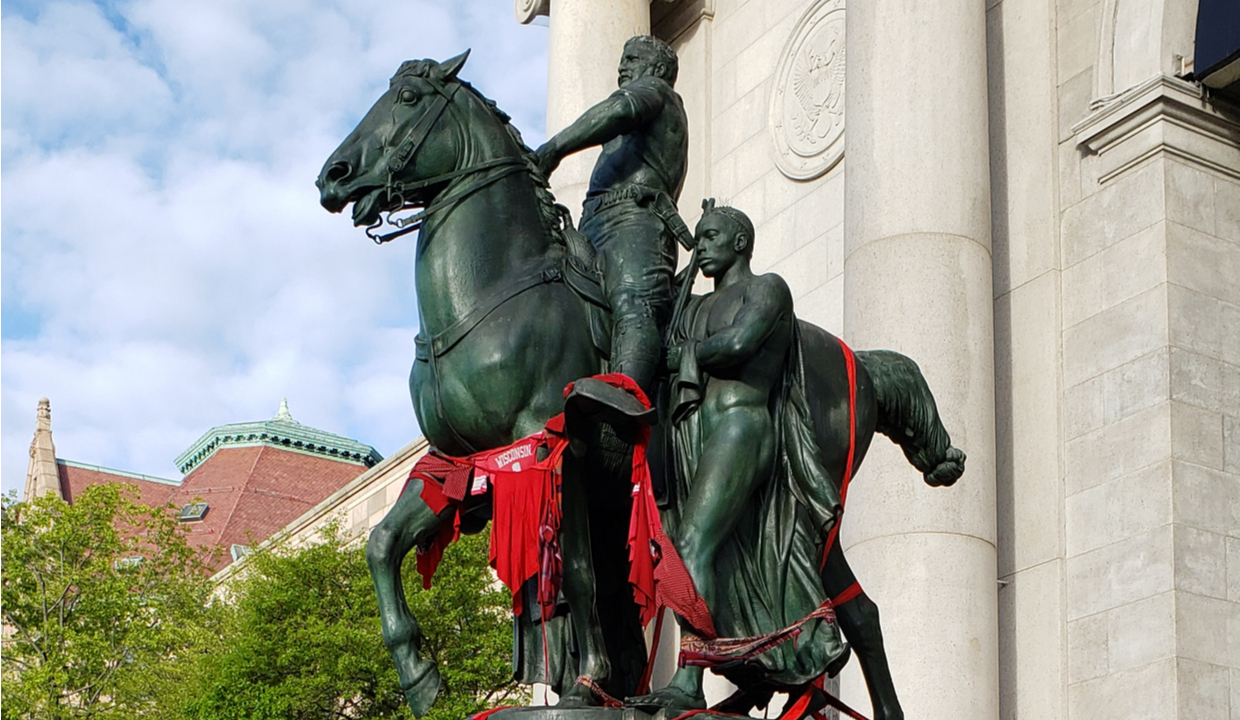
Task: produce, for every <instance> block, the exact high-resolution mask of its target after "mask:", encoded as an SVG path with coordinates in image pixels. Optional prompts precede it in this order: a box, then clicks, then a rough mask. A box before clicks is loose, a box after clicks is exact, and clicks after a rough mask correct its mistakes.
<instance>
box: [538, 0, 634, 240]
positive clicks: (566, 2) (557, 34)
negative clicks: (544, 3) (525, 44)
mask: <svg viewBox="0 0 1240 720" xmlns="http://www.w3.org/2000/svg"><path fill="white" fill-rule="evenodd" d="M649 33H650V1H649V0H552V2H551V37H550V42H549V46H548V51H547V54H548V56H549V57H550V59H551V60H550V64H549V67H548V74H547V137H551V136H552V135H555V134H556V133H557V132H559V131H561V130H563V129H564V128H565V127H567V126H568V125H569V124H570V123H572V122H573V121H574V120H576V119H577V118H578V117H579V116H580V115H581V113H582V112H584V111H585V110H586V109H587V108H589V107H590V106H591V105H593V104H595V103H597V102H599V101H600V100H602V99H604V98H606V97H607V96H608V95H610V94H611V93H613V92H615V90H616V87H617V86H616V68H617V66H618V65H619V64H620V54H621V51H622V50H623V49H624V43H625V42H626V41H627V40H628V39H629V38H631V37H633V36H634V35H647V34H649ZM598 153H599V150H598V148H591V149H589V150H585V151H582V152H579V153H577V154H576V155H571V156H569V157H567V158H565V159H564V162H563V163H561V164H560V167H559V168H558V169H557V170H556V171H555V174H554V175H553V176H552V178H551V189H552V191H553V192H554V193H555V197H556V199H557V200H558V201H559V202H560V203H562V204H563V205H564V206H565V207H567V208H568V209H569V210H571V211H572V212H573V218H574V219H579V218H580V215H581V201H582V200H584V199H585V196H586V189H587V187H588V185H589V182H590V172H591V171H592V170H593V169H594V161H595V160H596V159H597V158H598Z"/></svg>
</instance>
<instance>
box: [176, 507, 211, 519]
mask: <svg viewBox="0 0 1240 720" xmlns="http://www.w3.org/2000/svg"><path fill="white" fill-rule="evenodd" d="M207 510H208V508H207V504H206V503H205V502H196V503H189V504H188V505H186V506H185V507H183V508H181V514H180V515H177V520H180V521H181V522H190V521H192V520H201V519H203V518H204V517H206V516H207Z"/></svg>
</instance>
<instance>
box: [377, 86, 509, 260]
mask: <svg viewBox="0 0 1240 720" xmlns="http://www.w3.org/2000/svg"><path fill="white" fill-rule="evenodd" d="M421 79H422V80H424V81H426V82H427V83H428V84H429V85H430V86H431V87H432V88H433V89H434V90H435V100H434V104H433V105H432V106H431V109H430V110H428V111H427V112H426V114H424V115H423V116H422V117H420V118H418V121H417V122H416V123H415V124H414V126H413V127H411V128H409V132H408V133H406V134H405V139H404V140H402V141H401V143H400V145H398V146H397V148H396V152H395V153H393V154H392V156H391V157H389V158H388V161H387V184H386V185H385V186H384V188H385V192H386V193H387V196H388V200H389V201H391V200H392V199H393V198H396V199H398V200H399V203H398V204H397V207H396V208H394V209H392V210H389V211H387V212H386V215H387V217H386V218H385V217H384V216H383V214H380V216H379V219H378V220H376V221H375V222H374V224H373V225H371V226H369V227H367V228H366V237H368V238H370V239H371V240H373V241H375V244H376V245H382V244H383V243H385V242H389V241H391V240H395V239H396V238H398V237H400V236H402V235H408V234H409V233H411V232H413V231H414V230H417V229H419V228H421V227H422V224H423V223H424V222H426V219H427V218H428V217H430V216H431V215H432V214H434V213H436V212H439V211H440V210H443V209H444V208H447V207H449V206H451V205H453V204H455V203H458V202H460V201H461V200H464V199H465V198H466V197H468V196H469V195H472V194H473V193H475V192H477V191H479V190H481V189H482V188H484V187H486V186H487V185H490V184H492V183H494V182H496V181H498V180H500V179H502V178H505V177H507V176H509V175H512V174H515V173H518V172H521V171H522V170H527V169H528V165H527V164H526V162H525V161H524V160H523V159H521V158H517V157H504V158H495V159H493V160H484V161H483V162H480V163H474V164H473V165H467V166H466V167H463V168H459V169H457V170H453V171H451V172H446V173H442V174H440V175H435V176H434V177H429V178H426V179H423V180H417V181H414V182H400V181H398V180H397V179H396V176H397V175H399V174H400V173H401V172H403V171H404V170H405V168H407V167H409V163H411V162H413V159H414V157H416V156H417V154H418V151H419V150H421V149H422V145H423V144H424V143H425V142H426V139H427V138H428V137H430V134H431V130H433V129H434V128H435V124H436V123H438V122H439V118H440V117H442V116H443V114H444V111H445V110H447V109H448V107H449V106H450V105H451V104H452V99H453V97H455V95H456V93H457V91H458V90H460V88H461V84H460V83H459V82H454V83H451V84H450V86H446V85H445V84H444V83H443V82H440V81H439V80H438V79H436V78H432V77H427V76H423V77H421ZM493 168H504V169H503V170H502V171H500V172H497V173H492V174H490V175H488V176H486V177H484V178H481V179H479V180H475V181H474V182H471V183H466V184H465V185H464V186H463V187H458V188H456V189H455V190H454V191H451V192H447V191H446V192H445V193H444V194H443V195H441V196H440V197H438V198H435V200H434V201H432V202H431V203H430V204H429V205H427V206H425V207H423V208H422V210H421V211H420V212H418V213H415V214H414V215H410V216H409V217H403V218H395V219H393V218H392V213H393V212H399V211H401V210H408V209H410V208H415V207H419V205H417V204H416V203H412V202H409V201H408V200H406V199H405V198H406V197H407V196H408V195H409V194H411V193H413V192H416V191H418V190H421V189H423V188H426V187H430V186H432V185H437V184H439V183H442V182H447V181H451V180H455V179H457V178H460V177H465V176H467V175H474V174H477V173H480V172H484V171H487V170H491V169H493ZM385 224H387V225H391V226H394V227H396V228H397V229H396V230H393V231H392V232H389V233H379V232H376V231H377V230H378V229H379V228H381V227H383V226H384V225H385Z"/></svg>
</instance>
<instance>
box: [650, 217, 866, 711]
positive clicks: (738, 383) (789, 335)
mask: <svg viewBox="0 0 1240 720" xmlns="http://www.w3.org/2000/svg"><path fill="white" fill-rule="evenodd" d="M753 240H754V227H753V224H752V222H751V221H750V220H749V218H748V217H746V216H745V214H744V213H742V212H740V211H739V210H736V209H735V208H729V207H718V208H716V207H714V206H713V204H709V205H708V206H707V209H706V213H705V214H704V215H703V217H702V219H701V221H700V222H699V223H698V226H697V232H696V237H695V242H696V245H697V253H698V267H699V268H700V269H701V271H702V274H703V275H705V276H706V277H709V278H713V279H714V283H715V288H714V292H712V293H709V294H707V295H705V296H703V297H695V298H693V300H692V302H691V303H690V305H689V306H688V309H687V312H686V313H685V316H684V318H683V319H682V321H681V322H680V323H679V326H678V327H676V328H673V329H672V330H673V333H674V334H676V335H678V336H680V337H682V338H684V340H683V342H676V343H675V344H673V345H672V346H671V347H670V348H669V351H668V365H669V368H670V369H671V370H672V371H673V373H674V375H673V378H672V383H673V385H672V387H673V389H672V394H673V397H672V403H673V409H672V412H671V415H672V421H673V435H674V438H675V445H676V453H675V454H676V475H677V477H676V478H675V479H674V480H673V481H671V482H672V485H673V489H672V493H673V495H674V496H675V502H674V507H673V508H672V509H670V510H669V511H668V512H667V513H665V514H664V523H665V526H666V527H667V528H668V532H669V535H670V536H671V538H672V541H673V543H674V544H675V546H676V550H677V552H678V553H679V555H680V557H681V559H683V561H684V563H685V567H686V569H687V570H688V571H689V575H690V577H691V578H692V580H693V584H694V586H695V587H696V589H697V592H698V594H700V595H701V596H702V599H703V600H704V601H705V603H706V606H707V607H708V608H709V609H710V612H711V615H712V622H713V624H714V626H715V627H714V630H716V631H717V632H718V633H719V635H720V636H723V637H752V636H756V635H761V634H763V633H770V632H773V631H776V630H779V629H780V628H782V627H786V626H788V625H789V624H791V623H792V622H795V621H797V620H800V619H801V618H803V617H805V616H806V615H807V614H808V613H809V612H811V611H812V610H813V609H814V608H816V607H817V606H818V604H819V603H821V602H822V600H823V599H824V593H823V590H822V586H821V581H820V579H819V578H818V576H817V574H816V569H817V565H816V563H815V561H814V557H813V553H814V552H819V553H820V552H821V550H820V549H818V550H815V549H814V548H821V544H820V540H819V538H820V537H821V533H822V532H823V530H824V529H825V528H826V527H829V524H830V523H831V522H833V520H834V517H835V514H836V512H837V509H838V496H837V495H835V494H834V492H833V491H832V490H830V489H820V488H822V484H820V485H819V486H816V487H815V488H814V489H813V490H812V491H811V492H808V493H807V492H806V491H805V486H804V484H802V485H801V486H800V487H799V488H798V489H797V490H793V489H792V488H793V486H794V484H795V483H796V479H795V478H790V477H789V475H788V473H787V472H786V471H784V470H783V469H781V468H782V465H783V463H781V462H780V458H781V457H782V455H781V453H783V452H785V449H784V446H781V442H783V441H782V440H781V429H780V427H781V426H780V425H779V424H778V422H777V418H778V417H779V416H780V413H781V412H782V410H781V408H782V407H783V400H784V394H783V393H784V392H785V382H784V381H785V378H786V374H787V372H788V368H789V358H790V357H791V355H790V353H791V352H792V349H793V343H794V340H795V323H796V319H795V317H794V315H793V304H792V293H791V292H790V291H789V289H788V285H787V283H785V282H784V280H783V278H781V277H779V276H778V275H775V274H767V275H757V274H755V273H754V272H753V270H752V269H751V268H750V260H751V257H752V254H753ZM785 445H786V444H785ZM811 495H813V496H814V497H812V498H811V497H810V496H811ZM810 506H812V507H814V508H819V509H820V510H819V511H815V510H814V509H810ZM804 510H808V512H806V511H804ZM810 518H814V519H812V520H811V519H810ZM794 568H796V569H794ZM797 569H801V570H804V572H801V571H800V570H797ZM681 622H682V625H683V624H685V623H686V622H687V621H686V619H685V618H681ZM688 624H690V625H691V624H692V623H691V622H690V623H688ZM691 630H692V631H697V632H698V633H699V634H700V631H701V630H703V628H691ZM843 653H844V645H843V644H842V643H841V641H840V638H839V634H838V632H837V630H836V628H835V627H834V626H829V625H825V624H815V625H813V626H812V627H810V626H807V629H806V632H804V633H803V635H802V637H801V638H800V641H799V643H796V644H794V643H786V644H785V645H783V646H781V647H779V648H776V649H775V650H773V651H771V652H769V653H766V654H764V655H763V656H762V657H761V658H758V659H757V662H756V663H755V664H756V665H761V667H760V668H758V667H753V668H751V670H753V675H751V676H750V677H752V678H754V680H753V682H751V683H747V684H749V685H750V686H751V687H755V688H757V690H758V691H759V692H763V691H764V690H765V691H767V692H765V695H766V697H769V691H771V690H779V689H782V688H784V687H788V686H795V685H797V684H799V683H803V682H805V681H806V680H807V679H810V678H813V677H816V676H817V675H820V674H822V673H824V672H826V671H827V668H828V666H832V664H833V663H835V662H836V661H837V660H838V659H840V658H841V657H842V656H843ZM702 672H703V671H702V669H701V668H700V667H699V668H695V667H682V668H680V669H679V670H677V672H676V674H675V676H674V677H673V678H672V681H671V684H670V685H669V686H668V687H666V688H663V689H661V690H658V691H656V692H654V693H652V694H650V695H647V696H644V697H641V698H631V699H630V702H631V703H633V704H635V705H638V706H642V707H647V708H655V707H662V708H666V709H667V711H668V716H669V717H670V716H671V714H672V713H673V712H674V711H684V710H688V709H697V708H702V707H705V699H704V697H703V693H702ZM763 704H764V702H763Z"/></svg>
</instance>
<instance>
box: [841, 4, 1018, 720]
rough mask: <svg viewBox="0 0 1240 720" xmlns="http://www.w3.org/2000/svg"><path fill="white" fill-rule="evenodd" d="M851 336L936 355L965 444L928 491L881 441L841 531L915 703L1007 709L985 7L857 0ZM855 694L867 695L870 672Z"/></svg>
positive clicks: (954, 714)
mask: <svg viewBox="0 0 1240 720" xmlns="http://www.w3.org/2000/svg"><path fill="white" fill-rule="evenodd" d="M846 22H847V33H848V70H847V72H848V78H847V83H846V105H847V107H848V132H847V133H846V143H847V145H846V156H847V157H848V170H847V173H846V176H845V260H844V337H845V338H846V339H847V340H848V342H849V343H851V344H852V345H853V346H854V347H858V348H885V349H891V350H896V351H899V352H902V353H905V354H906V355H909V356H910V357H913V358H914V359H915V360H917V361H918V363H919V364H920V365H921V367H922V370H923V371H924V373H925V376H926V378H927V380H928V381H929V383H930V387H931V389H932V390H933V391H934V394H935V397H936V398H937V401H938V406H939V410H940V412H941V414H942V416H943V422H944V424H945V425H946V426H947V428H948V430H949V431H950V432H951V434H952V440H953V444H955V445H956V446H957V447H960V448H961V449H963V450H964V451H965V452H966V453H967V454H968V465H967V470H966V472H965V474H964V477H963V478H962V479H961V480H960V481H959V482H958V483H957V485H956V486H955V487H952V488H948V489H938V488H931V487H928V486H927V485H925V484H924V483H923V482H922V480H921V477H920V475H919V473H917V472H916V471H915V470H913V469H912V468H911V467H910V466H909V465H908V464H907V462H906V461H905V460H904V458H903V457H902V455H901V454H900V453H899V452H898V451H896V450H895V448H894V446H893V445H891V444H889V443H887V442H885V441H882V440H880V441H877V442H876V443H875V444H874V445H873V446H872V449H871V451H870V454H869V457H868V458H867V460H866V463H865V466H864V467H863V468H862V470H861V472H860V474H859V475H858V477H857V479H856V482H854V483H853V484H852V486H851V489H850V493H849V497H848V509H847V513H846V514H845V516H844V520H843V524H842V528H841V538H842V541H843V545H844V549H845V551H846V553H847V556H848V557H849V559H850V561H851V564H852V566H853V568H854V570H855V571H856V575H857V577H858V579H859V580H860V582H861V585H862V586H863V587H864V588H865V589H866V591H867V592H868V593H869V594H870V596H871V597H873V598H874V600H875V601H876V602H877V603H878V605H879V608H880V611H881V613H882V623H883V634H884V636H885V638H886V645H887V652H888V656H889V659H890V663H891V669H892V676H893V677H894V679H895V684H896V689H897V691H898V693H899V695H900V699H901V702H902V704H903V706H904V712H905V715H906V716H907V717H910V718H959V719H968V720H994V719H995V718H997V717H998V634H997V618H996V612H997V611H996V589H997V585H996V575H995V572H996V571H995V560H996V557H995V462H994V320H993V309H992V292H991V253H990V184H989V172H990V170H989V150H988V142H987V85H986V81H987V79H986V26H985V17H984V4H979V3H974V2H969V1H968V0H946V2H945V3H936V4H934V5H926V6H924V7H923V6H916V7H913V6H910V5H908V4H907V3H902V2H898V1H896V0H873V1H871V2H865V3H857V4H850V5H849V7H848V14H847V19H846ZM844 700H845V702H848V703H849V704H852V705H854V706H860V707H863V708H865V707H868V700H867V698H866V694H865V692H864V689H863V686H862V684H861V682H860V679H859V676H857V675H856V671H855V669H854V670H853V671H852V672H851V673H850V674H849V676H848V678H846V679H845V682H844Z"/></svg>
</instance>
